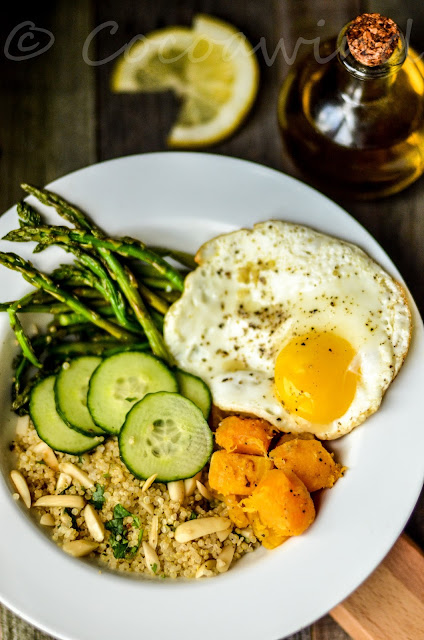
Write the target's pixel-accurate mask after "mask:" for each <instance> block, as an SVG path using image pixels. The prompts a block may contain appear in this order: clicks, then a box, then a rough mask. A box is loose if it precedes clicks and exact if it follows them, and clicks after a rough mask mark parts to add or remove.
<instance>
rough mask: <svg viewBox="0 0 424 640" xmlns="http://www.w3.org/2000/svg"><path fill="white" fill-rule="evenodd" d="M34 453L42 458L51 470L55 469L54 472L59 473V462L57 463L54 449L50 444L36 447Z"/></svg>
mask: <svg viewBox="0 0 424 640" xmlns="http://www.w3.org/2000/svg"><path fill="white" fill-rule="evenodd" d="M33 451H34V453H35V454H36V455H37V456H41V458H42V459H43V460H44V462H45V463H46V465H47V466H48V467H50V469H53V471H59V462H58V461H57V458H56V455H55V453H54V451H53V449H52V448H51V447H49V445H48V444H46V443H45V442H40V443H39V444H37V445H36V446H35V447H34V449H33Z"/></svg>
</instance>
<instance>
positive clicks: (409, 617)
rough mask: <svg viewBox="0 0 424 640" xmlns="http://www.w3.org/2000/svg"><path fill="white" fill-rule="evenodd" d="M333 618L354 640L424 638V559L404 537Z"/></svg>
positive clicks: (416, 548) (416, 639)
mask: <svg viewBox="0 0 424 640" xmlns="http://www.w3.org/2000/svg"><path fill="white" fill-rule="evenodd" d="M331 615H332V616H333V617H334V619H335V620H337V621H338V622H339V623H340V624H341V625H342V626H343V627H344V628H345V629H346V630H348V631H349V633H351V635H352V637H353V638H355V640H386V639H387V638H396V640H420V639H421V638H423V637H424V555H423V554H422V553H421V551H420V549H418V547H417V546H416V545H414V544H413V543H412V541H411V540H410V539H409V538H408V537H407V536H405V535H403V536H401V537H400V538H399V540H398V541H397V542H396V544H395V545H394V547H393V548H392V550H391V551H390V553H389V554H388V555H387V557H386V558H385V559H384V561H383V562H382V563H381V564H380V566H379V567H377V569H376V570H375V571H374V573H373V574H372V575H371V576H370V577H369V578H368V579H367V580H366V581H365V582H364V583H363V584H362V585H361V586H360V587H359V589H357V590H356V591H355V593H353V594H352V595H351V596H350V597H349V598H348V599H347V600H345V601H344V602H342V603H341V604H340V605H338V606H337V607H336V608H335V609H333V611H332V612H331Z"/></svg>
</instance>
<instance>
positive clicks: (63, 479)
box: [56, 472, 72, 493]
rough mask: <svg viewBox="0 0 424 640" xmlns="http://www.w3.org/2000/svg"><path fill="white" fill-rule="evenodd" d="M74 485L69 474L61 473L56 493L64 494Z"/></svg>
mask: <svg viewBox="0 0 424 640" xmlns="http://www.w3.org/2000/svg"><path fill="white" fill-rule="evenodd" d="M71 484H72V478H71V476H70V475H69V474H68V473H63V472H62V473H59V477H58V479H57V483H56V493H62V491H65V489H67V488H68V487H70V486H71Z"/></svg>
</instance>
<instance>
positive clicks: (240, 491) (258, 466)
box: [209, 449, 274, 496]
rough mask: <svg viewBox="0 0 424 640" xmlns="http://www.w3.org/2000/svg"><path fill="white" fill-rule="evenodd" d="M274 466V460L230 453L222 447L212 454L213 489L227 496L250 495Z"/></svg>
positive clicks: (210, 479) (211, 484)
mask: <svg viewBox="0 0 424 640" xmlns="http://www.w3.org/2000/svg"><path fill="white" fill-rule="evenodd" d="M273 467H274V463H273V462H272V460H269V459H268V458H264V457H262V456H251V455H247V454H242V453H228V451H224V450H223V449H221V450H220V451H215V453H214V454H213V455H212V458H211V462H210V467H209V485H210V487H211V489H214V490H215V491H218V493H222V495H224V496H227V495H229V494H236V495H239V496H248V495H250V494H251V493H252V491H253V489H254V488H255V487H256V486H257V485H258V483H259V481H260V479H261V478H262V476H263V475H264V473H265V472H266V471H269V470H270V469H272V468H273Z"/></svg>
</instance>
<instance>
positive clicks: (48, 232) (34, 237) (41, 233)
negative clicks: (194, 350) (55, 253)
mask: <svg viewBox="0 0 424 640" xmlns="http://www.w3.org/2000/svg"><path fill="white" fill-rule="evenodd" d="M3 240H9V241H11V242H28V241H36V242H39V243H41V244H47V245H48V244H58V243H62V244H65V245H68V246H72V245H75V244H77V245H82V246H85V247H94V248H95V249H97V250H98V251H99V252H100V251H102V252H103V251H108V252H109V251H113V252H114V253H118V254H119V255H121V256H124V257H126V258H137V259H138V260H143V261H144V262H147V263H149V264H155V263H157V261H158V260H160V258H158V256H156V255H155V254H154V253H153V252H152V251H150V250H149V249H146V248H143V247H142V245H140V244H139V243H137V242H136V241H133V242H130V243H129V242H128V241H127V242H122V241H121V240H115V239H113V238H107V237H103V236H101V237H98V236H97V235H95V233H94V232H90V231H85V230H84V229H70V228H69V227H61V226H54V225H51V226H39V227H22V228H20V229H15V230H13V231H9V233H8V234H6V235H5V236H4V238H3ZM126 240H128V239H126ZM102 255H103V257H104V258H105V259H106V254H103V253H102ZM163 263H164V266H163V267H162V266H161V267H160V269H159V268H158V271H160V273H161V274H162V275H163V276H164V277H166V278H167V279H168V280H169V281H170V282H171V283H172V285H173V286H174V288H175V289H177V290H178V291H183V289H184V280H183V278H182V276H181V274H180V273H179V272H178V271H176V270H175V269H174V268H173V267H171V266H170V265H168V264H167V263H166V262H165V261H163Z"/></svg>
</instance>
